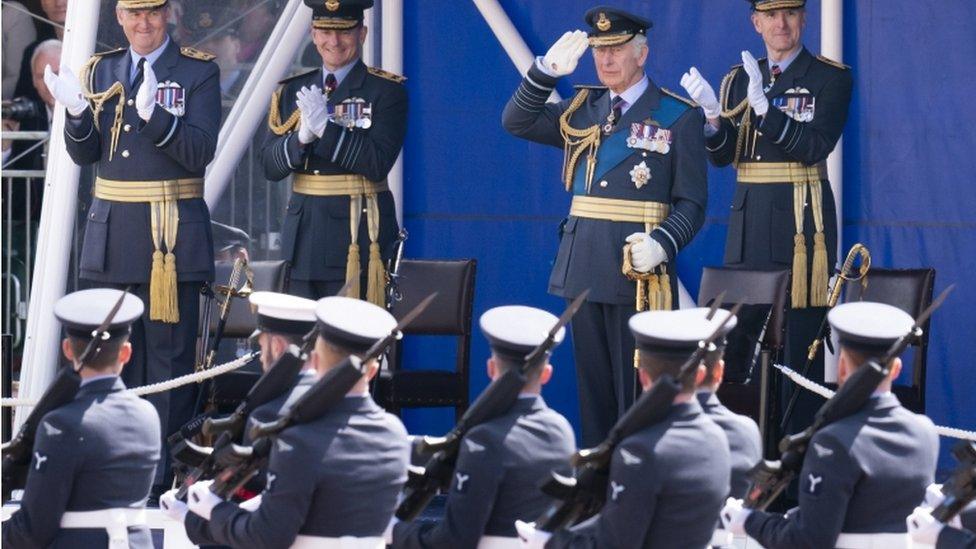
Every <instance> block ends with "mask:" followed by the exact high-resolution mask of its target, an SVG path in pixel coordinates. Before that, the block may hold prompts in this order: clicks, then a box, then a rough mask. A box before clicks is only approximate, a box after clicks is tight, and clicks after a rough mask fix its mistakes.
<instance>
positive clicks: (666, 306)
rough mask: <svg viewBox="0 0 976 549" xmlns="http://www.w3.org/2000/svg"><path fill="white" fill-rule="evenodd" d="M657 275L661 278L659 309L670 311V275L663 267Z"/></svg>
mask: <svg viewBox="0 0 976 549" xmlns="http://www.w3.org/2000/svg"><path fill="white" fill-rule="evenodd" d="M659 277H660V278H661V309H662V310H665V311H670V310H671V309H672V308H673V304H672V303H671V277H670V276H668V272H667V270H664V269H662V271H661V274H660V275H659Z"/></svg>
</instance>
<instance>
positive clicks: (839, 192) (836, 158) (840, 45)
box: [820, 0, 844, 383]
mask: <svg viewBox="0 0 976 549" xmlns="http://www.w3.org/2000/svg"><path fill="white" fill-rule="evenodd" d="M820 50H821V51H822V52H823V55H824V56H826V57H829V58H831V59H834V60H836V61H840V62H843V61H844V5H843V1H842V0H823V2H822V3H821V4H820ZM827 175H828V177H829V178H830V188H831V190H832V191H833V192H834V203H835V204H836V205H837V257H838V259H839V258H842V257H844V256H843V253H844V252H843V246H844V239H843V234H844V233H843V229H844V223H843V221H842V220H843V217H844V139H843V138H841V139H839V140H838V141H837V146H836V147H834V151H833V152H832V153H830V156H829V157H827ZM836 283H837V281H836V280H835V281H834V284H836ZM835 343H836V342H835ZM834 348H835V349H836V348H837V347H836V346H835V347H834ZM824 380H825V381H826V382H828V383H835V382H836V381H837V357H836V356H834V355H833V354H832V353H831V352H830V351H829V350H828V349H826V348H824Z"/></svg>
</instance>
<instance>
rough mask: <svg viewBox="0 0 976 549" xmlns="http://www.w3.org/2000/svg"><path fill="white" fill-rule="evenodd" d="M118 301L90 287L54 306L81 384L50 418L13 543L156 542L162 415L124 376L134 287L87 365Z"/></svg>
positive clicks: (8, 530)
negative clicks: (152, 511) (153, 514)
mask: <svg viewBox="0 0 976 549" xmlns="http://www.w3.org/2000/svg"><path fill="white" fill-rule="evenodd" d="M118 299H119V292H118V291H117V290H110V289H104V288H103V289H93V290H82V291H80V292H75V293H73V294H69V295H66V296H64V297H62V298H61V299H60V300H58V302H57V303H56V304H55V306H54V315H55V316H56V317H57V318H58V320H59V321H61V324H62V325H63V326H64V330H65V334H66V336H67V337H65V339H64V341H62V343H61V350H62V352H63V353H64V356H65V358H66V359H68V361H70V362H71V364H72V366H73V367H74V368H75V369H76V370H78V373H79V375H80V376H81V388H80V389H79V390H78V394H77V395H76V396H75V399H74V400H73V401H72V402H70V403H68V404H66V405H64V406H62V407H61V408H57V409H56V410H53V411H51V412H48V413H47V414H46V415H45V416H44V417H43V418H42V419H41V423H40V426H39V427H38V429H37V437H36V439H35V440H34V448H33V458H32V459H31V463H30V471H29V472H28V474H27V485H26V486H25V488H24V498H23V501H22V502H21V505H20V509H19V510H18V511H16V512H15V513H14V514H13V516H11V517H10V519H9V520H7V521H5V522H4V523H3V526H2V529H3V546H4V547H11V548H15V547H18V548H19V547H98V548H102V547H109V546H110V545H109V543H110V542H111V547H113V548H116V547H132V548H139V549H151V548H152V546H153V544H152V539H151V538H150V534H149V527H148V526H147V525H146V511H145V505H146V499H147V497H148V496H149V490H150V487H151V486H152V482H153V474H154V473H155V471H156V465H157V463H158V462H159V450H160V434H159V417H158V416H157V415H156V410H154V409H153V407H152V405H150V404H149V403H148V402H146V401H144V400H142V399H140V398H139V397H137V396H134V395H131V394H128V393H126V392H124V391H125V384H124V383H123V382H122V380H121V379H120V378H119V374H120V373H121V372H122V369H123V368H124V367H125V364H126V363H127V362H128V361H129V357H131V356H132V346H131V345H130V344H129V333H130V328H131V326H132V324H133V323H134V322H137V321H138V319H139V318H140V317H141V316H142V314H143V304H142V301H140V300H139V299H138V298H137V297H135V296H133V295H131V294H128V295H126V296H125V298H124V300H123V301H122V305H121V307H120V308H119V310H118V312H117V313H116V314H115V317H114V318H113V320H112V322H111V323H110V324H109V326H108V327H107V335H108V337H107V339H104V340H102V341H100V342H98V343H96V345H97V348H96V350H95V351H94V353H93V354H92V355H91V358H89V359H88V360H86V361H85V362H84V364H81V363H79V358H80V357H81V356H82V354H83V353H84V351H85V348H86V347H87V346H88V344H89V343H90V342H91V340H92V333H93V332H95V331H96V330H97V329H98V328H99V327H100V326H101V325H102V323H103V322H104V321H105V319H106V318H107V317H108V313H109V311H110V310H111V309H112V308H113V307H114V306H115V303H116V302H117V301H118Z"/></svg>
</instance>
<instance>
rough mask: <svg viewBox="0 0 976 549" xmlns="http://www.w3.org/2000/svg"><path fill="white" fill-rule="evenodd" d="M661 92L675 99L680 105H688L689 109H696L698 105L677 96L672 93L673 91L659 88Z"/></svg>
mask: <svg viewBox="0 0 976 549" xmlns="http://www.w3.org/2000/svg"><path fill="white" fill-rule="evenodd" d="M661 92H662V93H664V95H668V96H671V97H673V98H675V99H677V100H678V101H681V102H682V103H684V104H685V105H688V106H689V107H691V108H693V109H694V108H696V107H698V103H695V102H694V101H692V100H691V99H688V98H687V97H683V96H681V95H678V94H676V93H674V92H673V91H671V90H669V89H667V88H661Z"/></svg>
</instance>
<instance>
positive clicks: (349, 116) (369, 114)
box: [335, 97, 373, 130]
mask: <svg viewBox="0 0 976 549" xmlns="http://www.w3.org/2000/svg"><path fill="white" fill-rule="evenodd" d="M372 118H373V104H372V103H369V102H367V101H366V100H365V99H363V98H362V97H350V98H349V99H346V100H344V101H343V102H341V103H339V104H338V105H336V106H335V122H336V124H339V125H340V126H343V127H345V128H348V129H352V128H360V129H364V130H366V129H369V127H370V126H372V125H373V120H372Z"/></svg>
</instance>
